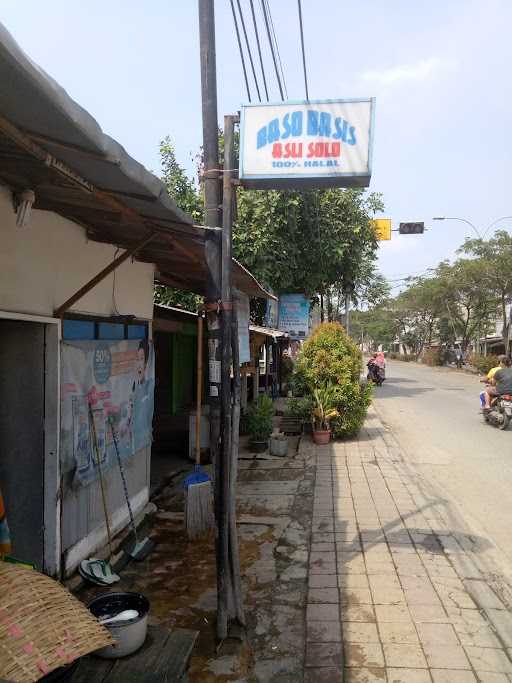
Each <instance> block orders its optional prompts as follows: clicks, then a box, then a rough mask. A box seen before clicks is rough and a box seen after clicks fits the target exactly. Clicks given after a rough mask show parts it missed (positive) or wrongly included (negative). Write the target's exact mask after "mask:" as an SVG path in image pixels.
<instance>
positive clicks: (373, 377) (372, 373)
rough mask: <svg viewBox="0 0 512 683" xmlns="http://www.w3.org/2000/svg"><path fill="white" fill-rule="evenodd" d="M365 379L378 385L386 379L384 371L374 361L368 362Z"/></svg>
mask: <svg viewBox="0 0 512 683" xmlns="http://www.w3.org/2000/svg"><path fill="white" fill-rule="evenodd" d="M367 379H368V380H369V381H370V382H373V383H374V384H376V385H377V386H378V387H380V386H382V383H383V382H384V380H385V379H386V371H385V370H384V368H381V367H379V366H378V365H376V364H375V363H370V364H369V365H368V375H367Z"/></svg>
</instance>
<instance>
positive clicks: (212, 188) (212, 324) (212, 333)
mask: <svg viewBox="0 0 512 683" xmlns="http://www.w3.org/2000/svg"><path fill="white" fill-rule="evenodd" d="M213 3H214V0H199V5H198V7H199V43H200V52H201V98H202V109H203V183H204V204H205V224H206V225H207V226H208V227H212V228H218V227H220V223H221V220H220V186H219V133H218V118H217V74H216V59H215V15H214V5H213ZM205 258H206V264H207V267H208V276H207V282H206V303H205V308H206V314H207V323H208V401H209V405H210V454H211V458H212V461H213V463H214V466H215V517H216V520H217V526H218V528H219V534H217V545H216V548H217V596H218V607H217V637H218V638H219V639H224V638H225V637H226V635H227V610H228V605H227V602H228V594H229V588H228V583H227V582H228V581H229V575H228V574H227V564H228V538H227V534H228V528H227V525H228V519H227V510H226V506H225V500H226V491H223V486H225V485H226V481H227V484H228V485H229V478H228V477H227V476H226V468H225V466H224V464H223V458H222V454H221V453H220V452H219V442H220V434H221V374H222V373H221V367H222V362H221V359H222V343H221V342H222V339H221V324H220V323H221V320H220V302H221V234H220V231H214V230H208V231H207V233H206V243H205Z"/></svg>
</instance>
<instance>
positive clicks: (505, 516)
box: [374, 361, 512, 582]
mask: <svg viewBox="0 0 512 683" xmlns="http://www.w3.org/2000/svg"><path fill="white" fill-rule="evenodd" d="M482 386H483V385H482V384H480V383H479V378H478V377H477V376H475V375H470V374H467V373H464V372H459V371H457V370H453V369H449V368H429V367H426V366H422V365H418V364H416V363H404V362H400V361H394V362H393V361H390V362H388V364H387V369H386V381H385V382H384V385H383V386H382V387H377V388H376V389H375V402H374V405H375V407H376V410H377V412H378V413H379V415H380V417H381V419H382V420H383V422H384V423H385V424H386V425H387V426H388V427H390V428H391V430H392V432H393V434H394V436H395V438H396V439H397V440H398V442H399V444H400V446H401V447H402V448H403V449H404V450H405V452H406V454H407V458H408V459H409V460H410V462H411V464H412V465H413V466H414V467H415V468H417V469H418V470H419V473H420V475H421V476H423V477H424V478H425V479H426V481H427V482H429V483H430V484H431V487H432V490H433V491H435V492H436V494H437V495H440V496H442V497H443V498H444V499H445V500H446V503H447V505H449V506H450V507H451V509H452V510H453V511H455V514H456V515H457V519H458V523H459V524H460V525H465V527H466V529H467V530H469V531H470V532H472V533H474V534H475V535H477V536H479V537H480V538H483V539H485V540H486V541H488V542H489V544H490V546H491V547H492V558H493V561H495V562H497V563H498V564H499V568H500V570H501V571H502V572H503V574H504V575H505V576H506V578H507V580H508V581H507V582H510V579H511V578H512V529H511V527H512V426H511V427H509V430H508V431H505V432H503V431H500V430H499V429H497V428H495V427H491V426H489V425H487V424H485V423H484V421H483V418H482V416H481V414H480V413H479V410H480V404H479V399H478V394H479V392H480V391H481V389H482ZM489 571H492V569H491V567H489Z"/></svg>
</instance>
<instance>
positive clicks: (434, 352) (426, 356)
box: [422, 349, 444, 367]
mask: <svg viewBox="0 0 512 683" xmlns="http://www.w3.org/2000/svg"><path fill="white" fill-rule="evenodd" d="M443 359H444V353H443V351H442V350H441V349H427V350H426V351H425V352H424V353H423V356H422V360H423V362H424V363H425V365H430V366H431V367H436V366H437V367H439V366H441V365H443Z"/></svg>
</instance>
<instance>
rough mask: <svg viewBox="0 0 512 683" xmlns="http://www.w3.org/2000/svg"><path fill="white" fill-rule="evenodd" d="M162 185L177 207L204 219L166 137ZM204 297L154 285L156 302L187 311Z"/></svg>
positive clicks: (162, 147) (198, 197)
mask: <svg viewBox="0 0 512 683" xmlns="http://www.w3.org/2000/svg"><path fill="white" fill-rule="evenodd" d="M160 161H161V166H162V176H161V179H162V182H163V183H164V185H165V187H166V189H167V192H168V193H169V195H170V196H171V197H172V198H173V199H174V201H175V202H176V205H177V206H178V207H179V208H180V209H182V210H183V211H185V212H186V213H188V214H189V215H190V216H192V218H193V219H194V220H196V221H197V222H198V223H202V220H203V213H204V212H203V201H202V198H201V195H200V194H199V192H198V190H197V188H196V186H195V184H194V182H193V181H192V180H191V179H190V178H189V177H188V176H187V174H186V172H185V169H184V168H183V167H182V166H180V164H179V163H178V161H177V159H176V154H175V152H174V146H173V144H172V141H171V139H170V137H169V136H167V137H166V138H164V139H163V140H162V142H161V143H160ZM202 302H203V298H202V297H200V296H198V295H197V294H193V293H192V292H185V291H182V290H180V289H175V288H174V287H168V286H167V285H156V286H155V303H156V304H164V305H166V306H176V307H178V308H183V309H185V310H187V311H197V310H198V309H199V307H200V306H201V304H202Z"/></svg>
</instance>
